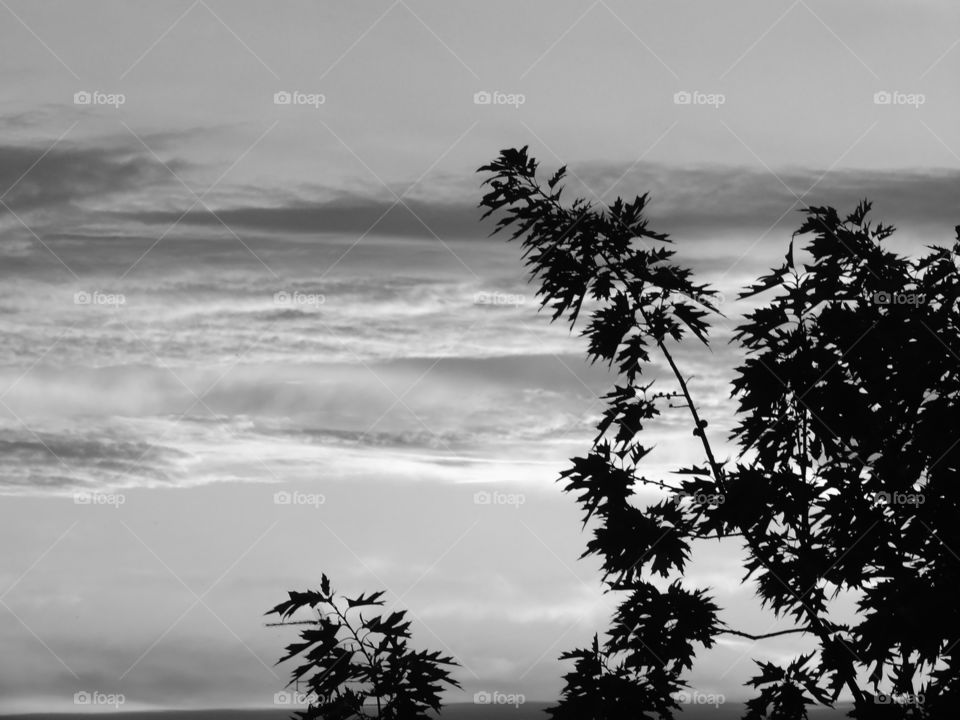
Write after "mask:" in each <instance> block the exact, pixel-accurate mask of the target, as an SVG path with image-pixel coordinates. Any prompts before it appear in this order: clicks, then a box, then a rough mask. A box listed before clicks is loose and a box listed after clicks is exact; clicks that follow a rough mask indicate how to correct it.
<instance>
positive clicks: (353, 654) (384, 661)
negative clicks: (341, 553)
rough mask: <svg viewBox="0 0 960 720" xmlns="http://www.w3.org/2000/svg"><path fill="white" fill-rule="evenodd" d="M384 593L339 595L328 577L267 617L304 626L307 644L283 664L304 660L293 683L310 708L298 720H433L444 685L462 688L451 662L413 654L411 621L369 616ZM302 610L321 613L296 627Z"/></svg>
mask: <svg viewBox="0 0 960 720" xmlns="http://www.w3.org/2000/svg"><path fill="white" fill-rule="evenodd" d="M383 594H384V593H383V591H379V592H374V593H371V594H369V595H366V594H362V593H361V594H360V595H357V596H356V597H349V596H347V595H343V596H337V595H335V593H334V591H333V589H332V588H331V586H330V580H329V578H327V576H326V575H323V576H322V578H321V582H320V589H319V590H307V591H306V592H296V591H293V592H290V593H288V595H289V599H288V600H286V601H285V602H282V603H280V604H279V605H277V606H276V607H274V608H273V609H272V610H270V611H269V612H268V613H267V614H268V615H278V616H279V617H280V619H281V621H282V622H280V623H277V624H280V625H301V626H306V627H304V628H303V629H302V630H301V631H300V640H301V642H297V643H292V644H290V645H288V646H287V654H286V655H285V656H284V657H282V658H281V659H280V662H283V661H285V660H291V659H293V658H300V659H302V663H301V664H300V665H298V666H297V667H296V668H295V669H294V670H293V673H292V678H291V684H294V683H296V684H297V685H298V686H299V683H301V682H303V683H304V684H305V686H306V688H307V690H308V692H307V693H306V695H307V697H308V699H309V704H308V706H307V710H306V711H305V712H298V713H296V714H295V715H294V717H295V718H299V720H354V719H356V718H376V719H377V720H425V719H426V718H430V717H432V716H431V715H428V714H427V711H428V710H434V711H439V709H440V692H441V690H442V687H443V684H444V683H446V684H447V685H450V686H452V687H460V684H459V683H458V682H457V681H456V680H453V679H451V678H450V673H449V670H448V668H451V667H453V666H455V665H456V663H455V662H454V660H453V659H452V658H450V657H447V656H444V655H441V654H440V653H438V652H428V651H426V650H420V651H414V650H412V649H410V648H409V647H408V645H407V640H408V639H409V638H410V622H409V621H408V620H405V619H404V618H405V616H406V613H405V612H404V611H402V610H398V611H394V612H391V613H390V614H389V615H387V616H386V617H384V616H383V615H377V614H371V613H370V611H371V609H375V608H377V607H380V606H383V605H384V601H383V599H382V598H383ZM304 609H309V610H313V611H315V613H316V618H315V619H313V620H309V621H299V622H297V621H291V618H293V616H294V615H295V614H296V613H297V612H298V611H301V610H304ZM364 610H366V611H367V616H366V617H364V614H363V613H364Z"/></svg>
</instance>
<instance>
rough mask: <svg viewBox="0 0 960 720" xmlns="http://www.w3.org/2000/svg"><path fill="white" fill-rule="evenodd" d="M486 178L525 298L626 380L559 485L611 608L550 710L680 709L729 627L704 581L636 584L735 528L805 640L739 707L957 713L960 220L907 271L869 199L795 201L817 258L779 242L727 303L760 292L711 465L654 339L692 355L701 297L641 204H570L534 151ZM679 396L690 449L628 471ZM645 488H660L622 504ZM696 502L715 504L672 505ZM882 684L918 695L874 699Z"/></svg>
mask: <svg viewBox="0 0 960 720" xmlns="http://www.w3.org/2000/svg"><path fill="white" fill-rule="evenodd" d="M480 172H484V173H488V175H489V177H488V178H487V179H486V181H485V183H484V185H485V186H486V187H487V188H488V190H489V191H488V192H487V193H486V194H485V195H484V197H483V199H482V201H481V206H482V207H484V208H486V214H485V215H484V217H486V216H487V215H490V214H491V213H494V212H499V213H500V217H499V220H498V222H497V225H496V228H495V230H494V232H495V233H496V232H499V231H502V230H506V229H510V230H511V232H512V234H511V239H513V240H517V239H520V240H521V243H522V248H523V255H524V261H525V263H526V265H527V268H528V270H529V274H530V278H531V280H532V281H537V282H538V289H537V293H538V297H539V298H540V301H541V307H543V308H550V310H551V311H552V319H553V320H556V319H558V318H566V319H567V320H568V321H569V323H570V326H571V328H572V327H574V324H575V323H576V322H577V320H578V318H579V316H580V314H581V311H582V310H583V309H584V307H588V308H591V309H590V311H589V313H590V318H589V320H588V321H587V323H586V325H585V326H584V327H583V328H582V330H581V333H582V335H584V336H585V338H586V340H587V347H588V351H587V352H588V357H589V359H590V360H591V361H593V362H597V361H599V362H603V363H606V364H608V365H610V366H611V367H614V366H615V367H616V369H617V371H618V372H619V374H620V376H621V377H622V378H623V383H622V384H618V385H616V386H615V387H614V388H613V390H611V391H610V392H609V393H608V394H607V395H606V396H605V400H606V402H607V408H606V410H605V412H604V414H603V418H602V420H601V422H600V424H599V426H598V428H597V430H598V434H597V437H596V439H595V441H594V443H593V447H592V449H591V450H590V452H589V453H588V454H587V455H586V456H585V457H578V458H574V459H573V460H572V467H571V468H570V469H569V470H567V471H566V472H564V473H563V475H562V478H561V481H562V482H563V483H564V490H565V491H566V492H571V493H573V494H575V495H576V498H577V501H578V502H579V504H580V505H581V507H582V508H583V510H584V517H583V521H584V526H585V527H586V525H587V523H588V521H590V520H591V519H592V520H594V522H593V529H592V538H591V539H590V540H589V542H588V544H587V550H586V552H585V553H584V555H592V556H596V557H597V558H599V559H600V560H601V562H602V568H603V572H604V583H605V585H606V586H607V589H608V590H609V591H613V592H618V593H622V598H623V599H622V602H621V604H620V607H619V609H618V611H617V613H616V616H615V617H614V618H613V623H612V627H611V628H610V629H609V631H608V632H607V639H606V641H605V642H603V643H600V642H599V640H598V638H597V637H595V638H594V642H593V645H592V646H591V647H590V648H586V649H579V650H575V651H572V652H568V653H565V654H564V655H563V656H562V657H563V659H568V660H573V661H574V670H573V672H571V673H570V674H568V675H567V676H566V677H565V680H566V686H565V689H564V694H563V697H562V699H561V702H560V703H559V705H558V706H557V707H555V708H552V709H551V715H552V717H553V718H556V719H557V720H565V719H566V718H578V720H579V719H583V718H614V717H616V718H620V717H624V716H626V715H627V714H630V716H631V717H641V718H672V717H673V711H674V710H675V709H677V708H678V706H677V704H676V702H675V700H674V696H675V694H676V692H677V691H678V690H680V689H681V688H682V687H684V681H683V673H684V671H686V670H689V669H690V667H691V664H692V662H693V659H694V655H695V653H696V652H697V649H698V648H709V647H711V645H712V644H713V643H714V639H715V637H716V636H717V635H719V634H721V633H723V632H725V631H728V630H729V628H727V627H726V626H725V624H724V623H722V622H721V621H720V620H719V618H718V611H719V610H718V608H717V606H716V605H715V603H714V602H713V600H712V599H711V597H710V596H709V595H708V594H707V592H706V590H704V589H688V588H687V587H685V586H684V585H683V584H681V583H680V581H679V580H678V579H677V580H674V581H673V582H672V583H670V584H669V585H668V586H667V587H666V589H664V590H661V589H658V586H659V587H663V585H664V583H663V582H662V581H661V582H660V583H658V584H654V583H653V582H651V578H652V576H653V575H659V576H662V577H663V578H665V579H666V578H669V577H671V576H672V577H678V576H679V577H680V578H682V577H683V573H684V569H685V565H686V562H687V561H688V558H689V555H690V548H691V543H692V542H693V541H694V540H696V539H699V538H706V537H715V538H727V537H738V538H741V539H742V542H743V543H744V545H745V547H746V550H747V557H748V560H747V565H746V568H745V569H746V578H745V580H746V579H749V578H752V579H753V581H754V582H755V584H756V592H757V594H758V597H759V598H760V599H761V601H762V602H763V603H764V604H765V605H767V606H769V607H771V608H772V609H773V610H774V611H775V612H776V614H777V615H778V616H784V617H792V618H793V619H794V620H795V621H796V622H797V623H798V624H799V628H797V629H798V630H799V631H802V632H805V633H809V635H810V636H811V637H813V638H815V639H816V641H817V643H818V648H817V650H816V652H814V653H810V654H804V655H801V656H799V657H797V658H795V659H794V660H793V661H791V662H789V663H787V664H786V665H785V666H783V667H780V666H775V665H771V664H769V663H758V665H759V667H760V673H759V674H758V675H757V676H756V677H755V678H753V680H752V681H751V682H750V685H752V686H754V687H756V688H757V689H758V690H759V695H758V696H757V697H756V698H754V699H753V700H752V701H751V702H750V703H749V705H748V715H747V717H748V718H752V719H758V718H763V717H772V718H784V719H785V720H793V719H798V720H799V719H800V718H805V717H807V707H808V706H809V705H812V704H826V705H829V704H832V703H834V702H836V700H837V698H838V696H839V694H840V692H841V691H842V690H844V689H847V690H848V691H850V692H851V693H852V694H853V696H854V698H855V709H854V710H853V712H852V716H853V717H857V718H885V717H890V718H894V717H896V718H906V717H926V718H938V717H945V715H944V714H943V713H944V712H945V711H946V710H947V709H948V708H950V707H952V704H956V705H957V706H960V697H958V692H960V668H958V667H957V658H956V647H955V646H957V645H960V604H958V603H956V592H957V589H958V588H960V559H958V557H957V555H956V554H955V551H954V550H952V549H951V548H957V549H960V523H958V522H957V521H956V519H957V517H958V510H960V507H958V503H960V488H958V485H957V482H956V480H957V471H958V464H960V435H958V432H957V428H960V386H958V381H960V303H958V294H960V273H958V264H957V263H958V257H960V255H958V253H960V228H958V242H957V244H956V245H955V246H954V247H953V249H952V250H951V249H947V248H940V247H931V248H929V252H928V253H927V254H926V255H925V256H924V257H922V258H920V259H919V260H908V259H905V258H902V257H899V256H897V255H895V254H894V253H892V252H889V251H887V250H886V249H885V248H884V247H883V245H882V242H883V241H884V240H886V239H887V238H888V237H889V236H890V235H891V234H892V232H893V229H892V228H891V227H887V226H883V225H876V226H873V225H872V224H871V223H870V222H869V221H868V220H867V215H868V213H869V210H870V206H869V204H868V203H866V202H864V203H862V204H861V205H860V206H859V207H858V208H857V209H856V210H855V211H854V212H853V213H852V214H850V215H849V216H847V217H841V216H839V215H838V214H837V212H836V211H835V210H833V209H832V208H819V207H813V208H808V209H807V210H806V215H807V217H806V220H805V222H804V223H803V225H802V227H801V228H800V230H799V231H798V233H797V235H798V236H805V237H807V238H809V239H810V241H809V242H808V244H807V245H806V247H805V248H804V251H805V252H806V253H807V254H808V256H809V257H810V258H811V262H809V263H808V264H800V263H798V262H797V261H795V258H794V247H793V242H791V244H790V247H789V250H788V252H787V256H786V258H785V262H784V264H783V265H782V266H781V267H779V268H776V269H774V270H773V271H772V272H771V274H769V275H767V276H764V277H762V278H760V279H759V281H758V282H757V283H756V284H755V285H753V286H751V287H750V288H748V289H747V290H746V291H745V292H744V293H743V294H742V296H741V297H743V298H752V297H754V296H757V295H759V294H761V293H768V294H769V295H770V296H771V297H770V299H769V301H768V302H767V304H766V305H762V306H760V307H758V308H757V309H756V310H754V311H753V312H751V313H749V314H748V315H747V316H746V319H745V322H743V323H742V324H741V325H740V326H739V327H738V329H737V333H736V335H735V340H736V341H737V342H739V344H740V346H741V348H742V349H743V351H744V355H745V357H746V360H745V362H744V364H743V365H742V366H741V367H739V368H736V380H735V381H734V384H733V389H732V390H733V395H734V396H735V397H736V398H737V399H738V402H739V420H740V422H739V425H738V426H737V427H736V429H735V431H734V433H733V438H732V439H734V440H735V441H736V443H737V445H738V447H739V451H740V452H739V457H738V459H737V460H736V462H732V463H721V462H719V461H717V460H716V459H715V457H714V454H713V452H712V448H711V447H710V444H709V442H708V439H707V436H706V422H705V421H704V420H702V419H701V418H700V417H699V414H698V412H697V406H696V404H695V403H694V401H693V399H692V396H691V395H690V393H689V391H688V388H687V387H686V384H685V383H684V380H683V376H682V375H681V373H680V370H679V368H677V366H676V364H675V362H674V361H673V357H672V354H671V352H670V349H669V348H670V347H671V346H672V345H674V344H676V343H679V342H681V341H683V340H684V338H685V337H687V336H688V335H692V336H693V337H694V338H695V339H696V340H697V341H698V342H699V343H701V344H702V345H703V346H706V345H707V343H708V331H709V328H710V322H711V320H712V319H713V317H716V316H719V313H718V311H717V308H716V307H715V304H714V299H715V297H716V295H715V293H714V292H713V291H712V290H710V288H708V287H707V286H705V285H697V284H696V283H694V282H693V280H692V273H691V272H690V270H689V269H687V268H684V267H681V266H678V265H677V264H675V263H674V262H673V261H672V259H673V256H674V251H673V250H672V246H671V244H670V243H671V241H670V238H668V237H667V236H666V235H663V234H660V233H656V232H653V231H651V230H650V229H649V228H648V226H647V221H646V219H645V217H644V209H645V207H646V205H647V201H648V198H647V196H646V195H643V196H639V197H636V198H635V199H634V200H633V201H632V202H624V201H623V200H621V199H620V198H618V199H617V200H616V201H615V202H613V203H612V204H611V205H610V206H609V207H605V206H602V205H601V206H597V205H595V204H591V203H588V202H587V201H585V200H583V199H575V200H573V201H572V202H570V203H564V202H562V200H561V195H562V193H563V185H562V183H563V181H564V179H565V177H566V170H565V168H561V169H560V170H559V171H557V172H556V173H555V174H554V175H553V176H552V177H550V179H549V180H548V181H547V182H546V186H543V185H541V183H540V182H539V181H538V179H537V163H536V161H535V160H534V159H532V158H530V157H529V156H528V155H527V148H522V149H519V150H514V149H511V150H504V151H502V152H501V154H500V157H499V158H498V159H497V160H496V161H494V162H493V163H491V164H489V165H486V166H484V167H482V168H480ZM654 352H656V353H658V354H659V356H660V358H661V359H664V360H666V362H667V364H668V365H669V366H670V368H671V370H673V372H674V374H675V376H676V379H677V381H678V386H679V387H680V388H681V392H679V393H678V392H668V393H655V392H653V390H652V385H653V383H652V381H644V380H643V373H644V372H646V373H647V374H648V375H649V374H650V370H651V369H652V363H653V362H654V359H653V358H652V357H651V355H652V354H653V353H654ZM678 397H680V398H682V399H683V400H684V402H685V403H686V405H687V408H688V410H689V411H690V413H691V418H692V424H693V434H694V435H695V436H697V437H698V438H699V439H700V440H701V442H702V444H703V446H704V450H705V456H706V458H705V460H706V461H705V463H704V464H703V465H702V466H693V467H688V468H683V469H680V470H678V471H677V473H678V477H680V478H681V479H680V480H679V481H674V482H675V483H676V484H672V485H671V484H670V483H668V482H664V481H663V480H661V479H650V478H647V477H645V476H644V474H643V472H642V470H641V468H640V464H641V463H642V461H643V459H644V457H645V456H646V455H647V454H648V453H649V452H650V450H651V448H650V447H648V446H645V445H643V444H641V443H640V442H639V440H638V436H639V434H640V433H641V431H642V430H643V428H644V424H645V423H649V421H650V420H651V419H653V418H655V417H657V416H658V415H659V414H660V411H661V408H663V407H664V405H665V404H666V403H668V402H669V401H673V400H675V399H677V398H678ZM644 485H648V486H655V487H659V488H661V489H664V490H667V494H668V497H667V499H665V500H663V501H661V502H657V503H653V504H648V505H647V506H645V507H637V506H636V504H634V502H632V501H631V498H632V496H633V495H634V494H635V489H636V488H637V487H640V486H644ZM705 495H717V496H719V497H720V498H721V499H722V502H716V503H702V502H688V501H687V500H688V499H689V498H690V497H700V496H705ZM842 591H854V592H857V593H859V595H860V601H859V613H858V617H857V620H858V622H856V623H855V624H850V625H841V624H837V623H835V622H832V621H831V620H830V619H829V617H828V602H829V600H830V599H831V598H832V597H834V596H836V594H838V593H839V592H842ZM858 672H867V673H868V675H869V678H868V684H869V686H870V687H871V688H872V690H873V692H870V691H869V690H867V689H865V688H861V687H860V686H859V685H858V679H857V678H858ZM923 678H925V680H924V679H923ZM881 683H885V684H887V685H889V686H890V687H891V688H892V691H893V692H894V693H896V694H898V695H903V696H908V697H922V698H923V703H922V704H918V703H912V704H908V703H884V702H882V701H878V698H881V697H882V696H880V695H877V694H875V693H878V691H879V690H878V689H879V687H880V685H881Z"/></svg>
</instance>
